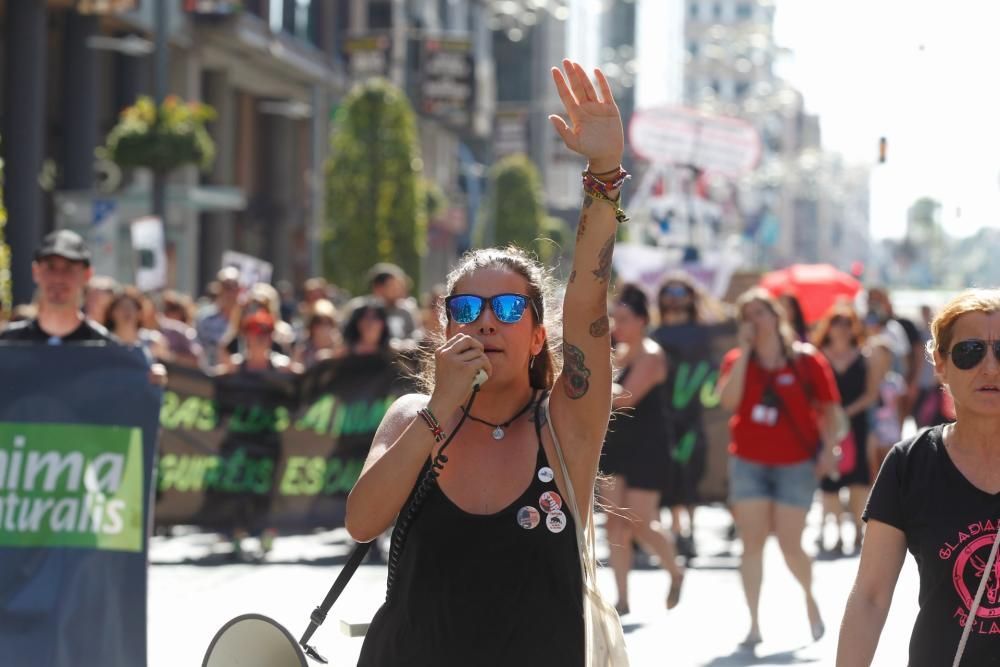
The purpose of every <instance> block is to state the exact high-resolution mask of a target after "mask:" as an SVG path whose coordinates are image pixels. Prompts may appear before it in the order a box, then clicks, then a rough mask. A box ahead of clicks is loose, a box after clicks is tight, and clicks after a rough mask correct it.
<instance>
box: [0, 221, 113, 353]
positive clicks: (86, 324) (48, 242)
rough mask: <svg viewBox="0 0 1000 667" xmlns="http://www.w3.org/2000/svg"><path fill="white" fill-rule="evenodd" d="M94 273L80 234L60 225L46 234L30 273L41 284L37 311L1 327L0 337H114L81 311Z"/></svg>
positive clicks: (69, 340)
mask: <svg viewBox="0 0 1000 667" xmlns="http://www.w3.org/2000/svg"><path fill="white" fill-rule="evenodd" d="M93 273H94V270H93V269H92V268H91V267H90V251H89V250H88V249H87V244H86V243H84V241H83V238H81V237H80V235H79V234H77V233H75V232H71V231H69V230H67V229H60V230H58V231H54V232H52V233H51V234H49V235H47V236H46V237H45V239H44V240H43V241H42V245H41V246H40V247H39V248H38V250H36V251H35V261H34V262H32V263H31V275H32V277H33V278H34V280H35V284H36V285H37V286H38V296H37V300H38V314H37V315H36V316H35V317H34V318H32V319H28V320H23V321H21V322H12V323H11V324H9V325H8V326H7V328H6V329H4V330H3V331H0V340H20V341H28V342H36V343H47V344H49V345H61V344H62V343H78V342H85V341H105V342H110V341H114V340H115V339H114V336H112V335H111V334H110V333H109V332H108V330H107V329H105V328H104V327H103V326H101V325H100V324H98V323H97V322H94V321H93V320H89V319H87V318H86V317H85V316H84V314H83V312H82V311H81V306H82V304H83V293H84V290H85V289H86V287H87V282H88V281H89V280H90V278H91V276H92V275H93Z"/></svg>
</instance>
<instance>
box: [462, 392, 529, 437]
mask: <svg viewBox="0 0 1000 667" xmlns="http://www.w3.org/2000/svg"><path fill="white" fill-rule="evenodd" d="M534 404H535V392H534V391H532V392H531V400H529V401H528V402H527V403H525V404H524V407H523V408H521V409H520V410H518V411H517V414H516V415H514V416H513V417H511V418H510V419H508V420H507V421H505V422H503V423H502V424H494V423H493V422H488V421H486V420H485V419H480V418H479V417H476V416H475V415H473V414H472V413H471V412H466V413H465V414H466V416H468V418H469V419H471V420H472V421H474V422H479V423H480V424H486V425H487V426H492V427H493V433H492V435H493V439H494V440H503V437H504V436H505V435H507V432H506V431H504V429H505V428H507V427H508V426H510V425H511V424H513V423H514V421H515V420H516V419H517V418H518V417H520V416H521V415H523V414H524V413H525V412H527V411H528V410H529V409H531V406H532V405H534ZM463 411H464V410H463Z"/></svg>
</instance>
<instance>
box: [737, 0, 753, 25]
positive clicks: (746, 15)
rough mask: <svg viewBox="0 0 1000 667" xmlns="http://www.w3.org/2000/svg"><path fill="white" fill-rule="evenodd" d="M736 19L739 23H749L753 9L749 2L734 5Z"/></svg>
mask: <svg viewBox="0 0 1000 667" xmlns="http://www.w3.org/2000/svg"><path fill="white" fill-rule="evenodd" d="M736 18H737V19H739V20H740V21H749V20H750V19H752V18H753V7H752V6H751V5H750V3H749V2H741V3H739V4H738V5H736Z"/></svg>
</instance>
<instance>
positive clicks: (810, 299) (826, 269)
mask: <svg viewBox="0 0 1000 667" xmlns="http://www.w3.org/2000/svg"><path fill="white" fill-rule="evenodd" d="M760 286H761V287H763V288H764V289H766V290H767V291H768V292H770V293H771V294H773V295H775V296H781V295H782V294H792V295H793V296H795V298H797V299H798V300H799V303H800V304H801V305H802V315H803V316H804V317H805V319H806V323H807V324H812V323H813V322H816V321H817V320H819V319H820V318H822V317H823V315H825V314H826V312H827V311H828V310H829V309H830V307H831V306H833V305H834V304H835V303H837V302H838V301H841V300H844V299H847V300H851V299H853V298H854V297H855V296H856V295H857V293H858V292H860V291H861V283H859V282H858V281H857V280H856V279H855V278H854V277H853V276H851V275H850V274H847V273H844V272H843V271H840V270H838V269H836V268H834V267H833V266H830V265H829V264H792V265H791V266H789V267H788V268H787V269H781V270H780V271H772V272H770V273H766V274H764V277H763V278H761V279H760Z"/></svg>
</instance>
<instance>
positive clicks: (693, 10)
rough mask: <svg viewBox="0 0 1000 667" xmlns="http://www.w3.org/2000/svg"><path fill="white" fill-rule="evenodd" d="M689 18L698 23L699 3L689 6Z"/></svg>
mask: <svg viewBox="0 0 1000 667" xmlns="http://www.w3.org/2000/svg"><path fill="white" fill-rule="evenodd" d="M688 17H689V18H690V19H691V20H692V21H697V20H698V3H697V2H692V3H691V4H690V5H688Z"/></svg>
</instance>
